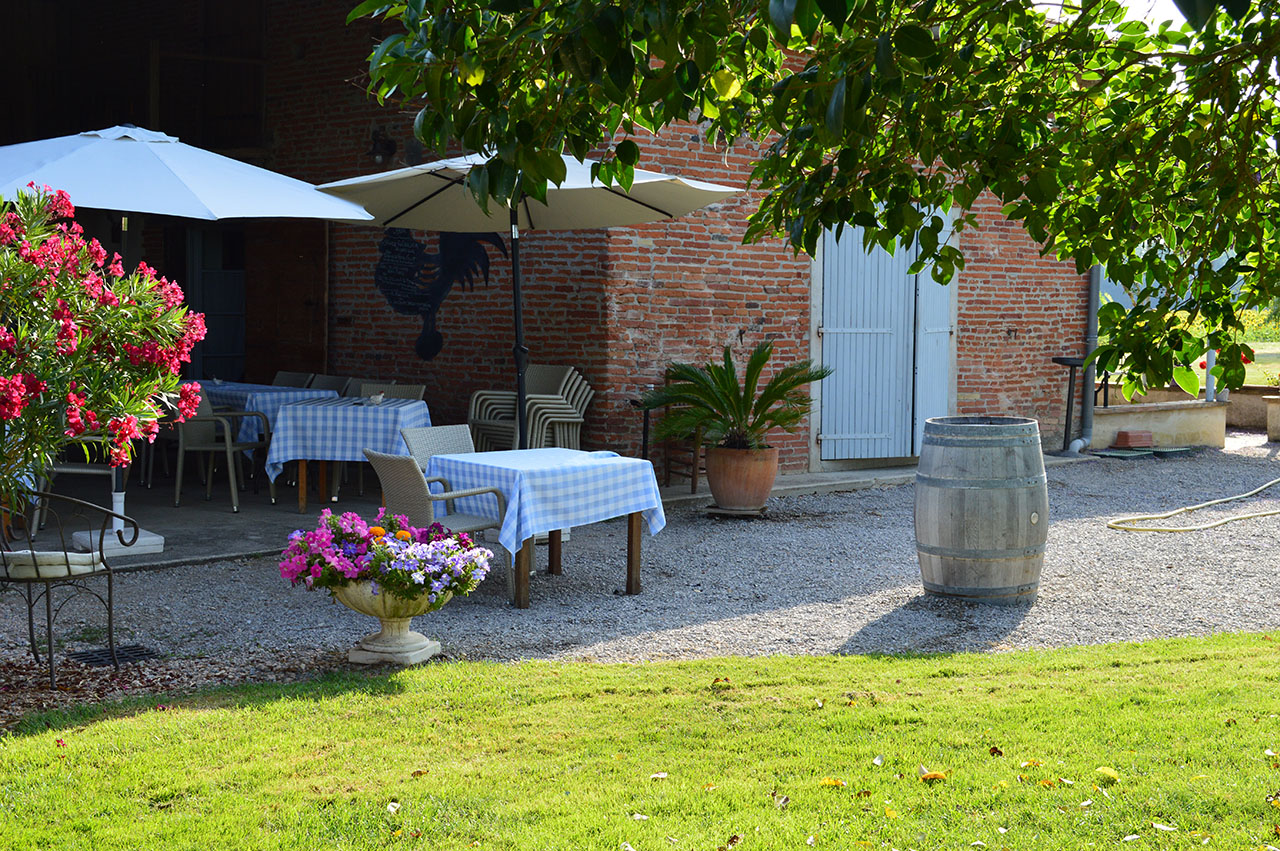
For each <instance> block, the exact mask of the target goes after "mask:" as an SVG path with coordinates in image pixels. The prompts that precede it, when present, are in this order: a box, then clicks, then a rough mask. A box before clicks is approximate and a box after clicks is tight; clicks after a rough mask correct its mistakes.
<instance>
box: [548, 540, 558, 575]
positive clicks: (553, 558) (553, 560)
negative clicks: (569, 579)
mask: <svg viewBox="0 0 1280 851" xmlns="http://www.w3.org/2000/svg"><path fill="white" fill-rule="evenodd" d="M547 573H550V574H554V575H555V576H559V575H560V530H559V529H553V530H551V531H550V532H548V533H547Z"/></svg>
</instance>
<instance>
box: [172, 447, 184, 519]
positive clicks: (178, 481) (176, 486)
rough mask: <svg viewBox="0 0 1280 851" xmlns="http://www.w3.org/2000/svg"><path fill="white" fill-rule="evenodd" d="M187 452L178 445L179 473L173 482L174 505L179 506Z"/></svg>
mask: <svg viewBox="0 0 1280 851" xmlns="http://www.w3.org/2000/svg"><path fill="white" fill-rule="evenodd" d="M186 457H187V453H186V452H185V451H184V450H183V448H182V447H181V446H179V447H178V474H177V476H176V477H175V480H174V483H173V507H174V508H177V507H178V505H179V504H180V503H181V502H182V463H183V461H185V460H186Z"/></svg>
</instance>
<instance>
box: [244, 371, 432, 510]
mask: <svg viewBox="0 0 1280 851" xmlns="http://www.w3.org/2000/svg"><path fill="white" fill-rule="evenodd" d="M430 425H431V413H430V412H429V411H428V410H427V403H426V402H423V401H421V400H419V399H395V398H387V399H383V400H381V401H380V402H377V403H375V402H373V401H371V400H370V399H366V398H360V397H351V396H342V397H338V398H334V399H307V400H303V401H301V402H291V403H289V404H285V405H281V406H280V410H279V413H278V415H277V418H276V423H275V428H274V431H273V433H272V436H271V448H270V450H268V452H267V464H266V470H267V477H268V478H270V479H271V480H272V481H275V480H276V478H277V477H278V476H279V475H280V473H281V472H282V471H283V470H284V465H285V464H287V463H288V462H290V461H297V462H298V511H299V512H300V513H301V512H304V511H306V510H307V462H308V461H321V462H329V461H357V462H361V463H363V462H364V450H366V449H372V450H374V451H375V452H383V453H386V454H389V455H408V454H409V447H408V446H407V445H405V442H404V438H403V437H401V436H400V430H401V429H406V428H425V427H427V426H430ZM327 467H328V464H327V463H322V464H321V465H320V482H319V485H320V493H321V495H322V496H324V497H326V498H329V499H336V490H337V488H335V489H334V491H335V493H334V494H332V495H331V494H330V493H329V489H328V487H327V483H326V479H327Z"/></svg>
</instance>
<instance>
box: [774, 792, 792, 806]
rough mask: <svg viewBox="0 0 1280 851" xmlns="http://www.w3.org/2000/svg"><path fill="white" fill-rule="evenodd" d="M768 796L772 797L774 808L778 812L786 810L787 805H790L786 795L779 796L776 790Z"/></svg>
mask: <svg viewBox="0 0 1280 851" xmlns="http://www.w3.org/2000/svg"><path fill="white" fill-rule="evenodd" d="M769 794H770V795H771V796H772V797H773V804H774V806H776V807H777V808H778V809H780V810H785V809H786V808H787V804H789V803H791V799H790V798H788V797H787V796H786V795H779V794H778V792H777V790H774V791H772V792H770V793H769Z"/></svg>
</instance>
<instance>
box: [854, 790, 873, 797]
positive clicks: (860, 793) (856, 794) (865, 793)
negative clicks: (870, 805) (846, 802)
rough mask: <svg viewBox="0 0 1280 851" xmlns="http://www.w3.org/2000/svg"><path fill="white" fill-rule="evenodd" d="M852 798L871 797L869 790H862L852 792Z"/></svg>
mask: <svg viewBox="0 0 1280 851" xmlns="http://www.w3.org/2000/svg"><path fill="white" fill-rule="evenodd" d="M853 797H855V798H870V797H871V790H870V789H862V790H860V791H857V792H854V793H853Z"/></svg>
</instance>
